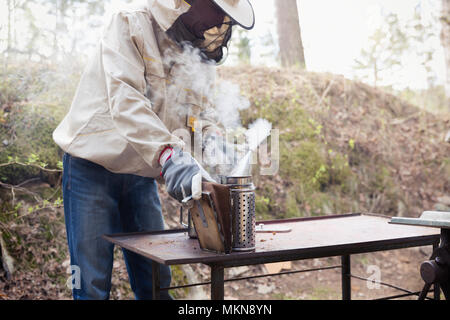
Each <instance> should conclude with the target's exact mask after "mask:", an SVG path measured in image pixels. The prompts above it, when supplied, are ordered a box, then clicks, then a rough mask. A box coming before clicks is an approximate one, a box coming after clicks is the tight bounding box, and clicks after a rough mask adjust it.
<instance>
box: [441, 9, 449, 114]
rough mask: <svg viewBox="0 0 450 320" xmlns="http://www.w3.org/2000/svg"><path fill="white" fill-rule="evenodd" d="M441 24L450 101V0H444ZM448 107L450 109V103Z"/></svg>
mask: <svg viewBox="0 0 450 320" xmlns="http://www.w3.org/2000/svg"><path fill="white" fill-rule="evenodd" d="M441 24H442V32H441V43H442V47H443V48H444V53H445V64H446V68H447V81H446V84H445V91H446V94H447V98H448V99H449V101H450V0H442V15H441ZM449 104H450V103H449ZM448 107H449V111H450V105H449V106H448Z"/></svg>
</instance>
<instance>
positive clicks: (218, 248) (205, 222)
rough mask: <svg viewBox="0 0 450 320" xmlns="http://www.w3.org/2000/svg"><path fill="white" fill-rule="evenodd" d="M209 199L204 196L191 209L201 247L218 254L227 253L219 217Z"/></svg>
mask: <svg viewBox="0 0 450 320" xmlns="http://www.w3.org/2000/svg"><path fill="white" fill-rule="evenodd" d="M211 206H212V204H211V202H210V199H209V197H208V196H207V195H206V194H203V196H202V199H201V200H199V201H195V202H194V207H193V208H192V209H190V211H191V216H192V221H193V222H194V226H195V232H196V233H197V237H198V241H199V243H200V247H201V249H203V250H208V251H212V252H216V253H225V246H224V242H223V237H222V236H221V234H220V231H219V225H218V223H217V216H216V214H215V212H214V210H213V208H212V207H211Z"/></svg>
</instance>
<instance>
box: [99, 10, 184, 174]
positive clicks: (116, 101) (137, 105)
mask: <svg viewBox="0 0 450 320" xmlns="http://www.w3.org/2000/svg"><path fill="white" fill-rule="evenodd" d="M146 32H152V30H146ZM142 43H143V34H142V30H141V28H139V26H138V25H137V18H136V17H135V16H133V15H132V14H128V13H123V12H122V13H117V14H115V15H114V16H113V17H112V19H111V22H110V24H109V25H108V26H107V27H106V28H105V30H104V35H103V37H102V40H101V50H102V52H101V55H102V63H103V69H104V73H105V83H106V91H107V93H108V102H109V109H110V113H111V116H112V119H113V122H114V125H115V127H116V129H117V131H118V132H119V134H120V135H122V136H123V137H124V138H125V139H126V140H127V141H128V143H129V144H130V145H131V146H132V147H133V148H134V149H135V150H136V152H137V153H138V154H139V155H140V156H141V157H142V158H143V159H144V161H145V162H146V163H147V164H148V165H149V166H150V167H152V168H159V167H160V164H159V161H158V160H159V155H160V153H161V152H162V151H163V149H164V148H165V147H167V146H173V147H179V148H184V143H183V141H182V140H181V139H179V138H178V137H176V136H174V135H172V134H171V133H170V132H169V130H168V129H167V127H166V126H165V125H164V123H163V122H162V121H161V119H160V118H159V117H158V115H157V114H156V113H155V112H154V111H153V110H152V103H151V101H150V100H149V99H148V98H147V97H146V96H145V92H146V90H147V88H146V87H147V84H146V80H145V66H144V60H143V57H142V55H141V53H140V50H139V46H140V44H142Z"/></svg>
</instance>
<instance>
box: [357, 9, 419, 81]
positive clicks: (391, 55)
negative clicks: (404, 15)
mask: <svg viewBox="0 0 450 320" xmlns="http://www.w3.org/2000/svg"><path fill="white" fill-rule="evenodd" d="M385 20H386V23H385V25H383V27H380V28H378V29H376V30H375V32H374V33H373V34H372V35H371V36H370V37H369V45H368V47H367V49H366V48H364V49H362V50H361V57H360V58H359V59H356V60H355V66H354V69H355V70H361V71H363V72H364V74H363V75H364V77H365V78H369V79H371V80H372V81H373V85H374V86H377V85H378V82H379V81H380V80H382V77H383V74H384V72H386V71H393V68H394V67H396V66H399V65H400V64H401V59H402V56H403V54H404V52H405V51H406V50H407V49H408V47H409V45H410V44H409V42H408V37H407V34H406V32H405V30H404V27H403V26H402V25H401V24H400V21H399V19H398V16H397V15H396V14H393V13H389V14H388V15H386V17H385Z"/></svg>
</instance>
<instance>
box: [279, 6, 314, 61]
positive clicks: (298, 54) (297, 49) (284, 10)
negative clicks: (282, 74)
mask: <svg viewBox="0 0 450 320" xmlns="http://www.w3.org/2000/svg"><path fill="white" fill-rule="evenodd" d="M275 5H276V12H277V21H278V38H279V40H278V42H279V46H280V57H281V64H282V66H283V67H292V66H298V67H300V68H302V69H304V68H305V67H306V63H305V54H304V50H303V42H302V35H301V30H300V22H299V17H298V8H297V0H275Z"/></svg>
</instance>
